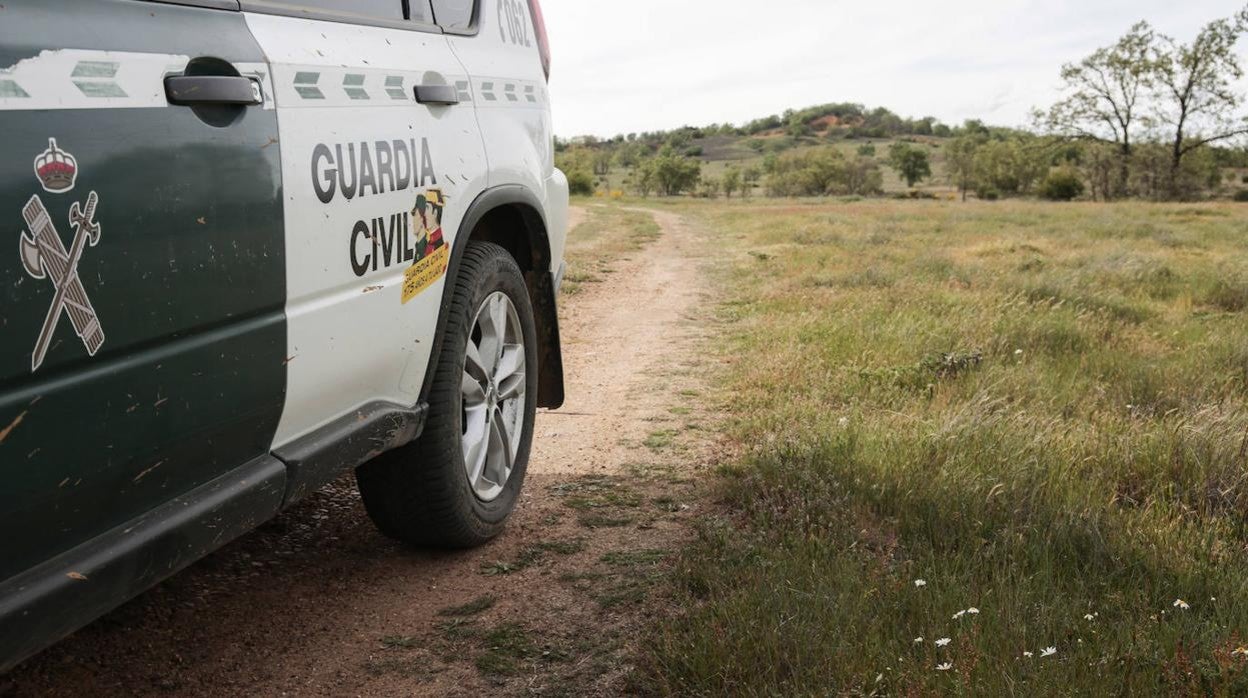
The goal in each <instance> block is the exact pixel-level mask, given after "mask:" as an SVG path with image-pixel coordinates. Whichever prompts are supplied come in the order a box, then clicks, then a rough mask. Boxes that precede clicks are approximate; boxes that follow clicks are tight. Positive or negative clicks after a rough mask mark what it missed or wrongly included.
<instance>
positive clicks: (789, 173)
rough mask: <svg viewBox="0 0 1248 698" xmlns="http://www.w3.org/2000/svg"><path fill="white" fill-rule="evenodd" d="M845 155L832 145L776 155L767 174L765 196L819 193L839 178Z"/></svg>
mask: <svg viewBox="0 0 1248 698" xmlns="http://www.w3.org/2000/svg"><path fill="white" fill-rule="evenodd" d="M844 170H845V155H844V154H843V153H841V151H840V150H837V149H836V148H835V147H832V146H824V147H822V148H812V149H810V150H804V151H796V152H792V153H785V154H784V155H779V156H777V157H776V159H775V161H774V162H773V163H772V166H771V169H770V170H769V174H768V176H767V194H768V195H769V196H822V195H824V194H828V193H830V192H831V191H833V188H834V186H835V185H836V184H838V183H839V182H841V181H843V179H844Z"/></svg>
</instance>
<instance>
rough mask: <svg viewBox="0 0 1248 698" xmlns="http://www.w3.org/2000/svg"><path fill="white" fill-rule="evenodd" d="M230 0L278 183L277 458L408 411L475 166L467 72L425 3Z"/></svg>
mask: <svg viewBox="0 0 1248 698" xmlns="http://www.w3.org/2000/svg"><path fill="white" fill-rule="evenodd" d="M242 5H243V9H244V10H245V12H246V16H247V23H248V25H249V26H250V28H251V30H252V33H253V34H254V36H255V37H256V39H257V41H258V42H259V44H260V46H261V47H262V49H263V50H264V53H265V55H266V57H267V59H268V62H269V64H270V66H271V68H272V71H273V75H272V78H273V84H274V92H275V96H276V101H277V112H278V122H279V131H280V142H281V149H282V163H283V168H282V171H283V180H284V182H285V191H284V201H285V227H286V257H285V262H286V278H287V284H288V296H289V297H288V301H287V306H286V314H287V318H288V331H289V340H288V341H289V347H288V349H287V353H288V355H289V361H288V377H289V382H288V390H287V400H286V409H285V411H284V413H283V417H282V420H281V424H280V425H279V427H278V433H277V436H276V439H275V446H276V447H278V448H279V453H280V452H281V451H280V448H281V447H282V446H284V445H287V444H291V443H292V442H296V441H298V440H300V439H304V438H308V439H312V440H317V439H318V438H319V437H318V436H317V434H318V433H319V430H321V429H323V428H327V429H328V428H332V424H333V423H339V422H341V420H342V419H344V418H345V419H347V420H352V419H355V418H356V415H363V414H364V412H362V411H361V410H362V409H363V408H367V407H368V406H369V405H377V404H386V405H396V406H405V407H409V408H410V407H412V406H414V405H415V404H416V402H417V401H418V399H419V393H420V390H421V387H422V383H423V380H424V374H425V372H426V370H427V366H428V363H429V356H430V351H431V348H432V344H433V341H432V340H433V335H434V331H435V325H436V321H437V317H438V312H439V308H440V303H441V297H442V288H443V285H444V283H445V271H446V266H447V260H448V257H449V254H450V248H451V246H452V244H453V242H454V237H455V235H456V233H457V231H458V229H459V224H460V221H461V220H462V218H463V215H464V212H465V210H466V209H467V207H468V205H469V204H470V203H471V202H472V200H473V199H474V198H476V196H477V195H478V194H479V193H480V192H481V191H482V190H483V189H484V187H485V183H486V172H487V167H486V160H485V153H484V149H483V146H482V142H481V138H480V135H479V130H478V128H477V124H476V118H475V114H474V111H473V103H472V93H471V88H470V85H469V81H468V77H467V75H466V74H465V72H464V70H463V68H462V67H461V65H460V64H459V62H458V61H457V60H456V58H455V56H454V55H453V54H452V52H451V50H450V47H449V45H448V43H447V41H446V38H445V37H444V36H443V35H442V34H441V32H440V30H439V29H438V28H437V27H436V26H434V25H433V24H432V23H431V19H432V14H431V12H430V9H429V6H428V4H427V2H417V1H411V0H409V2H404V1H403V0H362V1H360V0H307V1H297V0H285V1H284V2H281V3H277V2H267V1H260V0H243V3H242ZM418 97H419V99H418ZM360 418H361V419H362V418H363V417H360ZM322 441H323V440H322ZM295 460H296V459H291V458H288V459H287V462H288V464H292V467H294V468H296V469H297V468H298V464H297V463H295V462H294V461H295ZM294 477H302V475H300V474H295V475H294Z"/></svg>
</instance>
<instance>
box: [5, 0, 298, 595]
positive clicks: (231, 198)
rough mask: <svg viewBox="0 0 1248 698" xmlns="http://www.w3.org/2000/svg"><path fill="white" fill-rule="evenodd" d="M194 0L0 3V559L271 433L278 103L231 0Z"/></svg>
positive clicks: (231, 458) (240, 459) (43, 548)
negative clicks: (178, 0)
mask: <svg viewBox="0 0 1248 698" xmlns="http://www.w3.org/2000/svg"><path fill="white" fill-rule="evenodd" d="M194 4H197V3H196V2H194V1H189V2H184V3H182V5H184V6H178V5H169V4H157V3H154V2H146V1H143V0H58V2H54V3H50V2H46V0H7V1H6V2H5V3H4V5H3V8H2V9H0V231H2V233H0V234H2V235H3V236H6V240H7V242H5V243H4V244H3V245H2V246H0V537H3V540H4V542H3V543H2V544H0V580H4V579H7V578H10V577H12V576H13V575H16V574H17V573H19V572H22V571H23V570H26V569H28V568H31V567H32V566H34V565H36V564H38V563H40V562H42V561H44V560H48V559H49V558H51V557H53V556H55V555H57V554H58V553H61V552H63V551H66V550H69V549H71V548H74V547H76V546H79V545H81V544H84V543H86V542H87V541H89V540H91V539H92V538H94V537H96V536H98V535H100V534H102V533H104V532H105V531H107V530H109V529H113V528H114V527H119V526H122V525H123V524H125V523H126V522H129V521H132V520H134V519H136V518H137V517H140V516H142V515H144V514H145V513H147V512H149V511H151V510H153V509H154V508H156V507H157V506H158V505H160V504H162V503H165V502H168V501H170V500H171V499H173V498H175V497H177V496H178V495H181V494H183V493H186V492H189V491H191V490H192V489H195V488H197V487H199V486H201V485H204V484H205V483H209V482H210V481H213V480H214V479H216V478H219V477H221V476H223V475H225V474H227V473H229V472H231V471H234V470H236V469H238V468H239V467H240V466H243V465H244V464H247V463H249V462H252V461H255V460H257V459H261V458H262V457H264V456H265V455H266V454H267V453H268V452H269V447H270V445H271V443H272V439H273V435H274V433H275V431H276V428H277V424H278V420H279V417H280V413H281V410H282V407H283V404H284V397H285V374H284V370H283V363H284V362H285V359H286V356H287V354H286V330H285V323H284V318H283V312H284V303H285V298H286V290H285V289H286V265H285V262H284V260H283V237H282V202H281V189H282V183H281V172H280V167H279V157H278V148H277V147H276V143H277V141H278V130H277V114H276V111H275V110H274V109H273V106H274V105H273V103H272V101H271V100H267V101H266V100H265V99H264V93H265V92H266V91H267V90H268V88H267V67H266V66H265V65H264V59H263V55H262V53H261V51H260V49H259V47H258V46H257V45H256V43H255V42H254V40H253V39H252V37H251V34H250V32H249V31H248V29H247V26H246V23H245V21H244V18H243V16H242V14H241V13H239V12H237V11H234V12H231V11H228V10H222V9H208V8H207V7H192V6H189V5H194ZM199 4H203V5H211V6H216V7H228V5H229V3H228V2H221V1H220V0H214V1H211V2H210V1H209V0H204V2H202V3H199ZM200 77H220V78H224V80H223V81H221V82H217V83H214V84H215V85H216V86H217V87H220V88H222V89H224V90H225V91H226V93H229V92H230V91H231V90H232V91H233V92H232V99H233V101H232V102H231V103H229V104H226V103H224V102H222V101H220V100H219V99H217V98H220V99H221V100H225V101H230V99H227V97H230V94H225V93H222V94H216V93H214V94H216V96H215V97H213V96H212V95H205V94H203V93H200V94H194V93H196V92H197V91H198V88H197V87H196V86H197V85H202V84H204V83H202V81H198V78H200ZM187 78H190V79H191V81H190V82H187V81H186V79H187ZM169 79H173V81H172V82H170V83H168V85H167V84H166V82H167V80H169ZM179 80H180V81H179ZM179 90H181V91H182V97H183V98H184V99H179V98H177V97H176V94H177V93H178V92H179ZM170 94H175V98H174V99H175V101H178V102H179V103H178V104H174V103H171V101H170V96H169V95H170ZM250 102H256V103H254V104H253V103H250Z"/></svg>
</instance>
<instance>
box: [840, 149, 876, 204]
mask: <svg viewBox="0 0 1248 698" xmlns="http://www.w3.org/2000/svg"><path fill="white" fill-rule="evenodd" d="M838 188H839V189H840V190H841V191H843V192H844V193H846V194H855V195H858V196H870V195H873V194H882V193H884V173H883V172H881V171H880V163H878V162H876V161H875V159H874V158H868V157H857V158H854V159H853V160H851V161H849V162H847V163H845V166H844V168H843V169H842V175H841V181H840V186H839V187H838Z"/></svg>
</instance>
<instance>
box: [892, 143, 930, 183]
mask: <svg viewBox="0 0 1248 698" xmlns="http://www.w3.org/2000/svg"><path fill="white" fill-rule="evenodd" d="M888 166H889V167H891V168H893V169H894V170H896V171H897V174H898V175H900V176H901V178H902V179H904V180H906V185H907V186H909V187H911V188H913V187H914V185H915V184H917V183H919V182H920V181H922V180H923V179H925V178H927V177H931V176H932V164H931V159H930V158H929V157H928V155H927V151H926V150H923V149H922V148H917V147H915V146H913V145H910V144H909V143H894V144H893V145H892V146H891V147H890V148H889V149H888Z"/></svg>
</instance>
